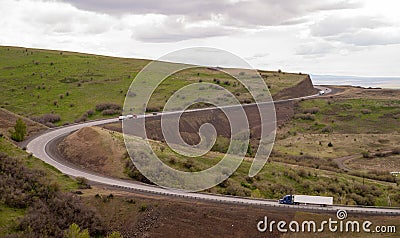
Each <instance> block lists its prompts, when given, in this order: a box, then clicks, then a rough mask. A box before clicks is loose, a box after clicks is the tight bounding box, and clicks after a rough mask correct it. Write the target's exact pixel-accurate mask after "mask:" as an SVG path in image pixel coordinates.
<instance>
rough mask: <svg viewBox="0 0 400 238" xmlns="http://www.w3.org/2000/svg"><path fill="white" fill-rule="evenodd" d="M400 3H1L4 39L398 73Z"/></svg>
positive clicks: (294, 67) (319, 70)
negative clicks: (211, 52)
mask: <svg viewBox="0 0 400 238" xmlns="http://www.w3.org/2000/svg"><path fill="white" fill-rule="evenodd" d="M398 9H399V2H398V1H393V0H381V1H375V0H365V1H351V0H326V1H311V0H298V1H296V2H295V3H294V2H293V1H291V0H220V1H212V0H203V1H200V0H196V1H182V0H166V1H156V0H135V1H131V0H115V1H106V0H79V1H78V0H70V1H66V0H65V1H61V0H19V1H17V0H0V15H1V16H2V17H1V18H0V29H1V30H0V31H1V33H0V44H2V45H17V46H26V47H37V48H46V49H60V50H71V51H80V52H87V53H95V54H105V55H112V56H123V57H141V58H158V57H160V56H161V55H163V54H165V53H168V52H170V51H173V50H178V49H181V48H186V47H191V46H208V47H217V48H221V49H225V50H228V51H231V52H233V53H235V54H237V55H239V56H242V57H244V58H246V59H247V60H249V62H250V63H251V64H253V65H254V66H255V67H256V68H264V69H279V68H281V69H282V70H288V71H294V72H300V71H301V72H309V73H315V74H335V73H338V74H363V73H364V74H370V75H377V74H381V75H385V76H398V75H400V70H399V69H398V66H397V64H398V62H399V60H400V59H399V57H400V56H398V55H399V54H397V52H399V50H400V45H399V43H400V36H399V34H400V33H399V32H400V22H399V20H398ZM382 59H384V60H382ZM382 62H384V63H382ZM373 65H374V66H373Z"/></svg>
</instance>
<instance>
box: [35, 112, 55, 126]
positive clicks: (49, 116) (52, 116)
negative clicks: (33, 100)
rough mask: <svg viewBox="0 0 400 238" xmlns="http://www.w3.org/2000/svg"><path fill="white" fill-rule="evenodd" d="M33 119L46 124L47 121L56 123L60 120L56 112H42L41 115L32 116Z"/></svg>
mask: <svg viewBox="0 0 400 238" xmlns="http://www.w3.org/2000/svg"><path fill="white" fill-rule="evenodd" d="M31 119H32V120H33V121H36V122H39V123H41V124H46V123H48V122H50V123H56V122H59V121H60V120H61V117H60V116H59V115H57V114H53V113H49V114H44V115H42V116H38V117H32V118H31Z"/></svg>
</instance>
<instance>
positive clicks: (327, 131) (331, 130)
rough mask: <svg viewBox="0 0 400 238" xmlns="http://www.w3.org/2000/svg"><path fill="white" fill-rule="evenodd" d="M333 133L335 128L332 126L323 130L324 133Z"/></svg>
mask: <svg viewBox="0 0 400 238" xmlns="http://www.w3.org/2000/svg"><path fill="white" fill-rule="evenodd" d="M331 132H333V128H332V127H331V126H326V127H324V128H322V133H331Z"/></svg>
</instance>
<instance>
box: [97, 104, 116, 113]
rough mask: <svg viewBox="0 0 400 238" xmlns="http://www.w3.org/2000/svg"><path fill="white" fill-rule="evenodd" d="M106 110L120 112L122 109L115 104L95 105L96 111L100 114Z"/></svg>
mask: <svg viewBox="0 0 400 238" xmlns="http://www.w3.org/2000/svg"><path fill="white" fill-rule="evenodd" d="M108 109H112V110H121V109H122V107H121V106H120V105H118V104H115V103H99V104H97V105H96V111H100V112H101V111H104V110H108Z"/></svg>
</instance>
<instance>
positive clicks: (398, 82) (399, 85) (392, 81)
mask: <svg viewBox="0 0 400 238" xmlns="http://www.w3.org/2000/svg"><path fill="white" fill-rule="evenodd" d="M311 79H312V81H313V84H315V85H352V86H361V87H365V88H368V87H373V88H376V87H379V88H395V89H400V77H355V76H332V75H311Z"/></svg>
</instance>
